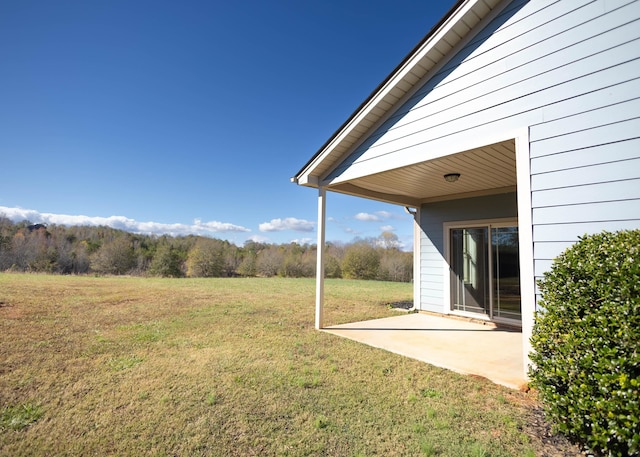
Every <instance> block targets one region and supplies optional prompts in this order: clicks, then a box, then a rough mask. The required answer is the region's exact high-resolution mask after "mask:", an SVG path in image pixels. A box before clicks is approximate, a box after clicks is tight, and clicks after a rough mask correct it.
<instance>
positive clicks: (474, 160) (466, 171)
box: [328, 140, 516, 207]
mask: <svg viewBox="0 0 640 457" xmlns="http://www.w3.org/2000/svg"><path fill="white" fill-rule="evenodd" d="M447 173H460V179H459V180H458V181H456V182H453V183H450V182H447V181H445V180H444V175H445V174H447ZM328 188H329V189H331V190H334V191H337V192H342V193H347V194H350V195H356V196H360V197H365V198H373V199H376V200H382V201H386V202H389V203H396V204H401V205H405V206H413V207H417V206H419V205H420V204H421V203H426V202H429V201H437V200H445V199H447V200H448V199H452V198H462V197H466V196H473V195H488V194H492V193H501V192H507V191H514V190H515V188H516V158H515V144H514V141H513V140H509V141H505V142H502V143H496V144H492V145H489V146H484V147H481V148H477V149H472V150H470V151H465V152H461V153H458V154H454V155H450V156H446V157H442V158H439V159H435V160H430V161H427V162H421V163H417V164H414V165H411V166H407V167H401V168H396V169H392V170H389V171H385V172H382V173H377V174H373V175H369V176H364V177H361V178H357V179H353V180H350V181H347V182H342V183H339V184H335V185H329V187H328Z"/></svg>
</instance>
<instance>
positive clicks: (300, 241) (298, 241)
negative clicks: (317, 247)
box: [291, 238, 315, 246]
mask: <svg viewBox="0 0 640 457" xmlns="http://www.w3.org/2000/svg"><path fill="white" fill-rule="evenodd" d="M291 243H296V244H299V245H300V246H304V245H305V244H315V240H314V239H313V238H298V239H295V240H291Z"/></svg>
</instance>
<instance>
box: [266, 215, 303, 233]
mask: <svg viewBox="0 0 640 457" xmlns="http://www.w3.org/2000/svg"><path fill="white" fill-rule="evenodd" d="M314 226H315V224H314V223H313V222H311V221H306V220H304V219H296V218H295V217H287V218H286V219H271V221H270V222H263V223H262V224H260V225H259V226H258V228H259V229H260V231H261V232H281V231H283V230H295V231H296V232H313V229H314Z"/></svg>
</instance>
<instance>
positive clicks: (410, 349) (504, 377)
mask: <svg viewBox="0 0 640 457" xmlns="http://www.w3.org/2000/svg"><path fill="white" fill-rule="evenodd" d="M323 331H325V332H328V333H332V334H334V335H338V336H342V337H344V338H349V339H351V340H355V341H358V342H361V343H364V344H367V345H369V346H374V347H377V348H381V349H385V350H387V351H390V352H394V353H396V354H400V355H403V356H406V357H411V358H413V359H417V360H421V361H423V362H426V363H429V364H431V365H435V366H438V367H441V368H446V369H449V370H452V371H455V372H458V373H462V374H468V375H477V376H482V377H485V378H487V379H489V380H491V381H493V382H494V383H496V384H500V385H503V386H506V387H510V388H512V389H520V388H522V387H523V386H525V385H526V381H525V376H524V365H523V361H522V333H521V332H517V331H509V330H505V329H501V328H496V327H495V326H493V325H485V324H482V323H475V322H470V321H466V320H460V319H453V318H449V317H440V316H434V315H430V314H422V313H413V314H403V315H400V316H394V317H387V318H384V319H375V320H370V321H363V322H353V323H349V324H342V325H336V326H332V327H327V328H324V329H323Z"/></svg>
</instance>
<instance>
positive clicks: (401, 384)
mask: <svg viewBox="0 0 640 457" xmlns="http://www.w3.org/2000/svg"><path fill="white" fill-rule="evenodd" d="M411 296H412V286H411V285H410V284H400V283H384V282H372V281H366V282H365V281H346V280H335V281H332V280H329V281H327V285H326V300H327V305H326V307H327V321H328V323H329V324H337V323H343V322H347V321H355V320H362V319H366V318H375V317H385V316H389V315H392V314H394V313H397V311H392V310H389V309H388V307H387V306H386V304H387V303H390V302H394V301H402V300H410V299H411ZM313 319H314V281H313V280H309V279H280V278H271V279H145V278H115V277H114V278H92V277H68V276H46V275H19V274H0V335H1V336H0V414H1V415H0V455H3V456H5V455H6V456H9V455H11V456H21V455H25V456H26V455H29V456H45V455H47V456H49V455H51V456H53V455H55V456H63V455H131V456H132V455H158V456H164V455H172V456H174V455H175V456H198V455H207V456H209V455H211V456H216V455H220V456H233V455H238V456H249V455H291V456H300V455H332V456H334V455H336V456H375V455H385V456H395V455H427V456H431V455H443V456H527V455H529V456H533V455H545V453H546V452H551V451H553V449H552V450H551V451H549V445H548V443H547V444H545V443H544V442H543V441H542V440H541V439H540V438H539V437H538V436H536V434H535V433H531V431H530V430H529V427H528V421H529V420H530V418H531V417H532V407H533V406H535V402H534V401H533V400H532V399H531V398H530V396H529V395H528V394H525V393H522V392H516V391H511V390H508V389H506V388H502V387H499V386H496V385H493V384H491V383H489V382H487V381H485V380H480V379H474V378H472V377H465V376H461V375H458V374H455V373H452V372H449V371H446V370H442V369H439V368H435V367H432V366H429V365H427V364H424V363H421V362H417V361H414V360H410V359H407V358H404V357H401V356H398V355H395V354H391V353H387V352H385V351H382V350H379V349H374V348H370V347H367V346H364V345H361V344H359V343H356V342H353V341H349V340H346V339H341V338H339V337H336V336H333V335H330V334H326V333H323V332H318V331H316V330H314V328H313Z"/></svg>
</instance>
